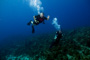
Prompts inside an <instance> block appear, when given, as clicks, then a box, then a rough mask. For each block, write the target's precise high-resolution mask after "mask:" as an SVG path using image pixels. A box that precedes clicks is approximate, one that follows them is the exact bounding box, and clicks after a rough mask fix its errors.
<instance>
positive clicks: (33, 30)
mask: <svg viewBox="0 0 90 60" xmlns="http://www.w3.org/2000/svg"><path fill="white" fill-rule="evenodd" d="M34 32H35V29H34V25H32V33H34Z"/></svg>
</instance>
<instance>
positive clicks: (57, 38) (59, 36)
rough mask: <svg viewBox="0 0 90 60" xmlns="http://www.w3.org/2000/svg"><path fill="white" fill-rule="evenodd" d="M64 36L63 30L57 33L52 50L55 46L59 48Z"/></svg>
mask: <svg viewBox="0 0 90 60" xmlns="http://www.w3.org/2000/svg"><path fill="white" fill-rule="evenodd" d="M62 36H63V34H62V32H61V30H59V31H57V32H56V34H55V37H54V40H55V41H54V42H53V43H52V44H51V46H50V48H52V47H53V46H57V45H58V44H59V41H60V39H61V38H62Z"/></svg>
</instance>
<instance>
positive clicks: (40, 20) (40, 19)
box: [27, 15, 47, 33]
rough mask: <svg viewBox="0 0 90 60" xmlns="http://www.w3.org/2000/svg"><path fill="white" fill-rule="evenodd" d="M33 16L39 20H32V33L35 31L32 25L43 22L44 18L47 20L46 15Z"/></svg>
mask: <svg viewBox="0 0 90 60" xmlns="http://www.w3.org/2000/svg"><path fill="white" fill-rule="evenodd" d="M35 18H36V20H37V21H39V22H35V21H34V22H33V25H32V33H34V32H35V29H34V25H38V24H40V23H43V24H45V23H44V20H47V18H46V17H42V18H41V17H40V15H37V16H35ZM30 24H31V21H30V22H29V23H28V24H27V25H30Z"/></svg>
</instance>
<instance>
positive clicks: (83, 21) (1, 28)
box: [0, 0, 90, 40]
mask: <svg viewBox="0 0 90 60" xmlns="http://www.w3.org/2000/svg"><path fill="white" fill-rule="evenodd" d="M41 2H42V6H43V7H44V13H45V16H47V15H50V20H49V21H45V23H46V24H40V25H38V26H35V30H36V33H35V34H40V33H47V32H51V31H55V28H54V27H53V26H52V25H51V23H52V20H53V18H54V17H57V18H58V23H59V24H60V25H61V28H62V29H74V28H77V27H87V26H90V1H89V0H41ZM36 14H37V12H35V11H34V10H33V9H32V8H30V6H29V3H28V2H26V1H25V0H0V40H1V39H3V38H6V37H10V36H16V35H18V36H20V35H23V36H28V35H30V36H32V35H33V34H32V33H31V26H27V25H26V24H27V22H29V21H30V20H33V16H34V15H36Z"/></svg>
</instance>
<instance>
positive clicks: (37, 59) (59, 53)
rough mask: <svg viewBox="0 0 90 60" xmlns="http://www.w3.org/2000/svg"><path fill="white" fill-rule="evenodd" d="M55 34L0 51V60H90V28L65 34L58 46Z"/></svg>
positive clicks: (28, 40)
mask: <svg viewBox="0 0 90 60" xmlns="http://www.w3.org/2000/svg"><path fill="white" fill-rule="evenodd" d="M54 35H55V33H50V34H41V35H39V36H34V37H32V38H31V37H30V38H29V37H27V39H25V41H24V42H22V43H23V45H22V44H21V45H20V44H19V45H16V46H13V47H11V46H10V47H8V48H4V49H0V60H12V59H13V60H90V28H89V27H87V28H86V27H84V28H78V29H75V30H72V31H68V32H63V38H62V39H61V40H60V42H59V44H58V45H57V46H53V47H52V48H49V47H50V45H51V43H52V42H54V39H53V38H54Z"/></svg>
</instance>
